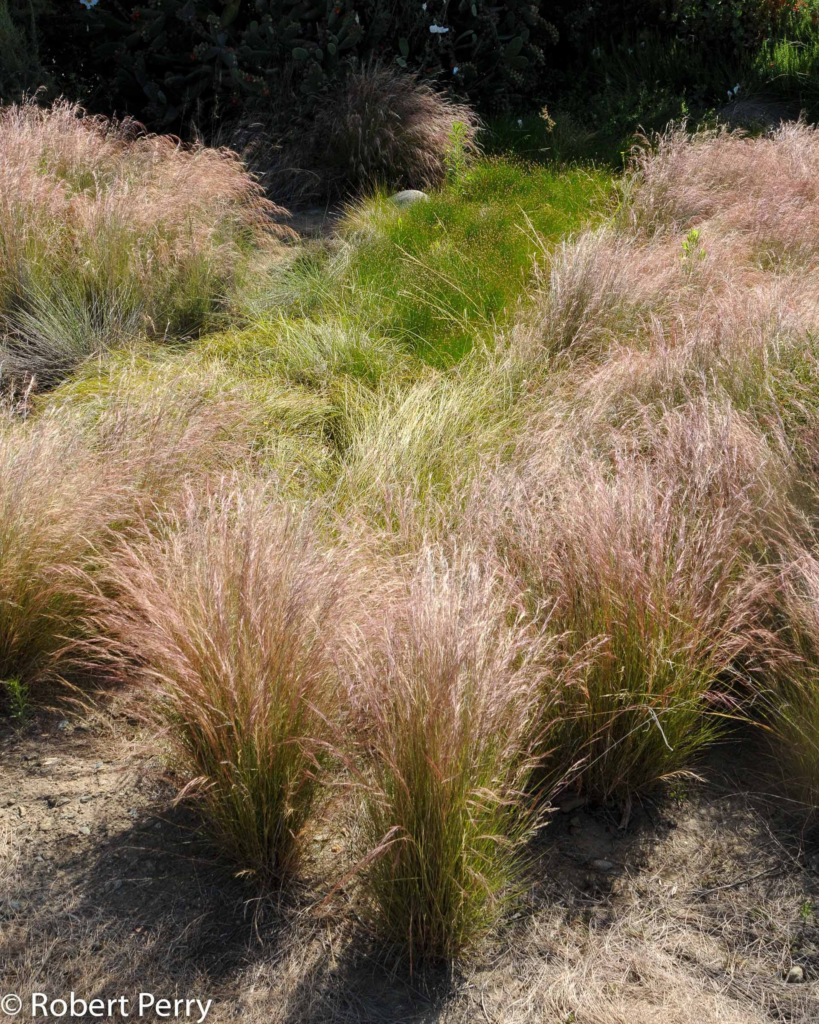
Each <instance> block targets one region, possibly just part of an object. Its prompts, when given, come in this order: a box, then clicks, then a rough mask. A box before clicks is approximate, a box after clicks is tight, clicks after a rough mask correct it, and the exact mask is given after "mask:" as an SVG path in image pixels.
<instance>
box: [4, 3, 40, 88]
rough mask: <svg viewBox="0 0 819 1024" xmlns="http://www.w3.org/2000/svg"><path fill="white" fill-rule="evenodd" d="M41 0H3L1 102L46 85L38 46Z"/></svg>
mask: <svg viewBox="0 0 819 1024" xmlns="http://www.w3.org/2000/svg"><path fill="white" fill-rule="evenodd" d="M41 6H42V5H41V2H40V0H38V2H33V0H32V2H31V3H20V2H19V0H0V55H1V56H0V102H3V101H6V102H8V101H9V100H13V99H17V98H18V97H19V96H20V95H21V94H23V93H25V92H32V91H34V90H35V89H37V88H38V87H39V86H41V85H43V84H44V82H45V80H46V75H45V71H44V69H43V67H42V64H41V62H40V54H39V47H38V42H39V38H38V31H37V24H38V14H39V13H40V10H41Z"/></svg>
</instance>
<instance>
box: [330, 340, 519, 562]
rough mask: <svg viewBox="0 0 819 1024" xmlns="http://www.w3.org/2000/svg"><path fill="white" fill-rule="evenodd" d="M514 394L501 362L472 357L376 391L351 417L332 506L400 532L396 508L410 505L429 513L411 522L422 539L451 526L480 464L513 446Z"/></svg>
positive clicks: (400, 526)
mask: <svg viewBox="0 0 819 1024" xmlns="http://www.w3.org/2000/svg"><path fill="white" fill-rule="evenodd" d="M517 390H518V389H517V385H516V382H515V380H514V379H513V378H512V377H510V375H509V374H508V372H507V367H506V366H505V365H504V364H503V363H501V362H499V363H498V364H497V365H487V364H486V363H485V362H481V361H479V360H478V359H477V358H475V359H470V360H469V361H467V362H466V363H465V365H464V366H463V367H461V368H457V369H456V370H453V371H449V372H441V371H431V370H429V371H427V372H425V373H423V374H422V375H421V376H420V378H419V379H418V380H416V381H415V382H413V383H411V384H410V386H408V387H406V388H404V389H400V388H397V387H386V386H384V387H382V388H381V389H380V390H379V391H378V392H377V393H376V394H375V395H374V396H372V397H371V398H370V400H369V401H367V402H363V403H361V405H360V407H359V408H358V409H357V410H356V411H355V414H354V415H353V417H352V425H351V430H350V439H349V444H348V445H347V447H346V450H345V458H344V464H343V466H342V469H341V472H340V474H339V477H338V482H337V484H336V487H335V489H334V493H333V501H334V503H335V504H336V507H337V508H339V509H340V510H341V511H344V512H346V511H348V510H351V509H354V510H356V511H357V512H358V513H359V514H361V515H362V516H364V517H365V518H367V519H368V520H369V521H370V522H371V523H373V524H378V525H381V526H386V527H387V528H388V529H396V530H397V531H398V532H402V530H403V526H402V521H401V513H400V509H401V508H402V507H403V508H407V507H408V505H414V506H415V507H416V510H417V511H424V510H427V511H428V512H429V516H428V517H427V518H426V522H423V521H422V519H418V517H416V523H417V526H418V527H419V528H420V533H421V535H422V534H423V532H424V531H425V530H438V529H439V528H443V527H445V525H446V522H447V521H449V522H450V523H451V522H454V521H455V520H456V519H457V516H458V511H459V509H460V507H461V505H462V504H463V498H464V494H465V491H466V489H467V488H468V486H469V481H470V479H471V478H472V477H473V476H474V474H475V473H476V471H477V469H478V467H479V465H480V462H481V460H482V459H483V458H491V457H494V456H496V455H497V454H499V453H500V452H503V451H504V450H505V449H507V448H510V447H511V446H513V444H514V428H515V424H516V422H517V419H518V410H517V409H516V397H517ZM403 525H407V521H406V520H405V521H404V523H403ZM407 539H409V538H407ZM415 543H416V546H417V545H418V544H420V543H421V540H420V535H417V536H416V537H415Z"/></svg>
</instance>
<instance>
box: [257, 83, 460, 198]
mask: <svg viewBox="0 0 819 1024" xmlns="http://www.w3.org/2000/svg"><path fill="white" fill-rule="evenodd" d="M478 127H479V120H478V118H477V116H476V114H475V112H474V111H473V110H472V108H471V107H469V106H468V105H467V104H465V103H458V102H457V101H455V100H453V99H451V98H450V97H448V96H447V95H446V94H445V93H442V92H438V91H436V90H435V89H433V88H432V87H431V86H429V85H428V84H427V83H425V82H422V81H419V79H418V78H416V77H415V76H414V75H412V74H409V73H408V72H402V71H398V70H396V69H395V68H391V67H387V66H384V65H380V64H373V65H371V66H369V67H364V68H361V69H360V70H358V71H354V72H352V73H351V74H350V75H348V77H347V79H346V82H345V83H344V85H343V86H342V88H341V89H340V90H338V91H337V93H336V94H335V95H330V96H328V97H327V99H326V102H325V103H323V104H322V105H321V107H320V109H319V111H318V113H317V114H316V116H315V118H313V119H312V120H311V122H310V123H309V124H307V125H305V126H304V127H303V129H302V130H301V131H300V132H299V133H298V136H297V137H294V138H291V140H290V141H287V142H285V143H284V144H283V145H282V146H281V147H280V148H279V149H278V150H273V151H272V152H271V151H270V150H269V149H267V148H265V146H264V142H263V141H261V140H260V141H256V142H253V141H251V143H250V147H249V152H248V158H249V160H250V162H251V165H252V166H254V167H257V168H258V170H259V171H260V173H261V175H262V178H263V180H264V181H265V184H266V186H267V187H268V190H269V191H270V192H271V193H272V194H274V195H284V196H292V195H298V196H299V197H300V198H307V197H308V196H313V197H316V196H322V197H325V198H326V197H330V198H338V197H343V196H349V195H355V194H358V193H361V192H363V191H366V190H367V189H371V188H373V187H374V186H376V185H386V186H388V187H390V188H415V189H426V188H432V187H435V186H437V185H440V184H441V183H442V182H443V181H444V178H445V177H446V175H447V171H448V170H449V168H450V167H451V166H452V162H453V160H455V161H458V160H460V161H461V162H462V163H463V162H465V161H467V160H468V159H469V158H471V157H473V156H474V155H475V154H476V153H477V151H478V147H477V142H476V138H477V134H478ZM249 134H250V135H251V136H252V135H253V131H252V130H251V131H250V133H249ZM293 134H294V133H292V132H291V135H293Z"/></svg>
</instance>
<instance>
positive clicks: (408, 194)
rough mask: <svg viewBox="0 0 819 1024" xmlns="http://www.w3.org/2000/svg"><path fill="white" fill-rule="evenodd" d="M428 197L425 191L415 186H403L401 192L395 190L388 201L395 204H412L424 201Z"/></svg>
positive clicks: (402, 205)
mask: <svg viewBox="0 0 819 1024" xmlns="http://www.w3.org/2000/svg"><path fill="white" fill-rule="evenodd" d="M428 199H429V196H428V195H427V194H426V192H421V191H420V190H419V189H417V188H405V189H404V191H403V192H396V193H395V195H392V196H390V202H391V203H394V204H395V205H396V206H401V207H404V206H412V205H413V203H419V202H421V203H425V202H427V200H428Z"/></svg>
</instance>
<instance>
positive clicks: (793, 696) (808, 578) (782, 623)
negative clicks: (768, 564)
mask: <svg viewBox="0 0 819 1024" xmlns="http://www.w3.org/2000/svg"><path fill="white" fill-rule="evenodd" d="M758 593H761V595H762V607H763V610H764V615H765V618H766V619H767V621H768V623H769V625H770V626H771V627H772V630H773V631H772V632H767V633H766V634H765V640H766V643H765V644H764V647H765V649H766V653H767V658H766V659H765V661H764V669H763V671H761V672H760V673H759V674H758V677H757V678H756V680H755V686H754V699H753V702H752V712H753V713H754V714H755V715H756V716H757V717H758V718H759V719H761V721H762V722H763V724H764V725H765V727H766V729H767V730H768V733H769V735H770V737H771V739H772V741H773V745H774V748H775V751H776V760H777V764H778V765H779V766H781V771H782V782H783V785H784V786H785V788H786V789H787V790H788V792H789V793H790V794H791V795H792V796H793V797H794V798H796V799H798V800H801V801H804V803H805V804H806V805H807V806H808V807H809V808H811V809H812V810H813V809H815V808H817V807H819V560H817V558H816V557H815V555H814V553H812V552H810V551H807V550H804V551H802V552H800V553H799V554H798V555H797V556H796V557H795V558H793V559H792V560H791V561H790V562H788V563H787V564H786V565H785V566H784V567H783V568H782V570H781V571H780V572H778V573H775V574H772V575H770V576H769V577H768V578H767V580H766V581H765V583H764V584H763V587H762V589H761V591H759V592H758Z"/></svg>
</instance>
